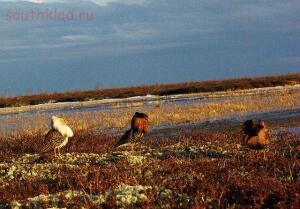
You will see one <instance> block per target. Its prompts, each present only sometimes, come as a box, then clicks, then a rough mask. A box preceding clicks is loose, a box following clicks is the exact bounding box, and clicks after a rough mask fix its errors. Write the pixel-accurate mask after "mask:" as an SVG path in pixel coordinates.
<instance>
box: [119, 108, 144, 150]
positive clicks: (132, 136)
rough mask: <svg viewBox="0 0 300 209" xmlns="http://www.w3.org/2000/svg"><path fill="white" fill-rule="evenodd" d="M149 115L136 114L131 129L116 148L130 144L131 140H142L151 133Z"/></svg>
mask: <svg viewBox="0 0 300 209" xmlns="http://www.w3.org/2000/svg"><path fill="white" fill-rule="evenodd" d="M148 124H149V122H148V115H147V114H145V113H140V112H136V113H135V114H134V116H133V117H132V119H131V128H130V129H129V130H127V131H126V132H125V133H124V135H123V136H122V137H121V139H120V140H119V141H118V142H117V144H116V145H115V147H117V146H120V145H122V144H125V143H128V142H129V141H130V140H134V141H135V140H140V139H142V138H143V137H144V135H145V134H146V133H148V132H149V125H148Z"/></svg>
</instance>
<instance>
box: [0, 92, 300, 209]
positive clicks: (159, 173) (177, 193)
mask: <svg viewBox="0 0 300 209" xmlns="http://www.w3.org/2000/svg"><path fill="white" fill-rule="evenodd" d="M248 93H249V92H247V93H245V94H243V95H240V94H238V95H236V96H231V97H230V99H224V98H222V99H220V100H213V102H211V100H209V99H208V100H205V102H199V103H192V104H181V105H153V106H139V107H130V108H112V109H108V110H101V111H100V110H86V111H74V112H62V113H61V114H60V116H62V117H63V118H66V119H67V120H68V124H69V125H70V127H71V128H72V130H74V137H72V138H71V139H70V140H69V143H68V144H67V145H66V147H64V148H63V149H62V150H61V156H60V157H54V156H53V154H52V153H49V154H41V149H42V147H43V138H44V136H45V134H46V133H47V131H48V130H49V127H50V124H49V118H51V117H50V115H51V114H52V112H51V111H50V112H49V113H45V112H41V113H38V112H35V113H22V114H11V115H9V114H8V115H2V116H1V117H0V130H1V132H0V208H4V209H5V208H51V207H52V208H53V207H54V208H55V207H56V208H245V207H251V208H298V206H299V205H300V191H299V188H300V160H299V159H300V136H299V132H298V133H297V132H290V131H289V130H288V129H287V128H290V127H296V128H297V127H298V129H299V125H300V119H299V118H297V117H296V116H294V115H292V114H291V117H289V118H287V119H284V118H282V119H281V118H275V119H274V118H273V119H269V120H268V119H265V118H262V119H264V120H265V121H266V124H267V125H268V126H267V127H268V130H269V134H268V135H269V138H268V140H269V144H268V145H267V146H266V147H264V149H262V150H253V149H249V148H248V146H246V145H245V144H244V139H245V137H246V136H245V134H244V133H243V131H242V128H243V126H242V125H243V122H244V120H243V119H242V118H241V116H245V115H247V114H249V113H260V112H271V111H274V110H276V111H279V112H280V111H296V112H297V111H298V114H299V108H300V103H299V101H300V94H299V89H297V88H296V89H290V90H286V89H280V90H279V91H276V92H271V91H268V92H265V93H263V94H255V92H254V93H253V94H252V93H251V94H248ZM212 96H213V95H212ZM137 111H139V112H145V113H147V114H148V116H149V125H150V132H149V133H148V134H146V135H145V137H144V138H143V139H142V140H140V141H139V142H136V143H127V144H124V145H121V146H119V147H115V146H114V145H115V144H116V142H117V141H118V140H119V138H120V134H121V133H123V132H124V131H125V130H126V129H128V128H129V125H130V120H131V118H132V115H133V114H134V112H137ZM230 117H235V118H237V119H236V120H233V119H230V120H229V119H226V118H230ZM248 117H249V116H248ZM224 118H225V119H224ZM215 119H217V120H215ZM203 121H206V122H203ZM199 122H203V123H199Z"/></svg>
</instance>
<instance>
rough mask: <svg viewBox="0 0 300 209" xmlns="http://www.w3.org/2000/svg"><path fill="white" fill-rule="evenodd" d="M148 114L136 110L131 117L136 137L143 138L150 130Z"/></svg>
mask: <svg viewBox="0 0 300 209" xmlns="http://www.w3.org/2000/svg"><path fill="white" fill-rule="evenodd" d="M148 125H149V122H148V115H147V114H145V113H140V112H136V113H135V114H134V116H133V117H132V119H131V129H132V130H133V134H134V137H137V138H143V136H144V135H145V134H146V133H148V132H149V126H148Z"/></svg>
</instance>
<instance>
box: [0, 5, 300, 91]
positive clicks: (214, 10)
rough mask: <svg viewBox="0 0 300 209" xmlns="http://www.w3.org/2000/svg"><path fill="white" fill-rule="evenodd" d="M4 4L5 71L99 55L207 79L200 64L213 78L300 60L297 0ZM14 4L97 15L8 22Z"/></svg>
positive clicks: (0, 14) (0, 44) (0, 56)
mask: <svg viewBox="0 0 300 209" xmlns="http://www.w3.org/2000/svg"><path fill="white" fill-rule="evenodd" d="M0 2H1V4H0V31H1V33H0V63H10V64H11V65H10V67H9V68H6V67H2V65H0V70H2V71H3V69H8V70H13V69H15V67H14V66H17V65H18V63H21V62H24V61H26V62H32V63H35V62H37V61H40V62H44V61H45V60H49V63H50V62H51V63H52V64H51V65H49V66H48V65H47V66H45V68H46V69H50V68H51V70H52V69H55V68H57V67H58V66H57V65H58V64H56V63H59V62H55V61H53V60H55V59H56V60H59V61H63V62H65V63H67V64H66V66H69V65H68V64H70V63H73V59H75V60H81V59H95V60H97V61H95V63H98V64H99V66H101V64H100V62H105V60H107V59H111V60H113V61H111V62H110V63H111V65H112V68H114V69H123V68H124V69H127V70H128V71H130V70H132V71H134V70H140V69H145V68H146V69H152V66H156V67H157V69H166V71H167V69H169V68H170V69H171V68H172V69H171V70H170V72H169V73H166V75H167V74H169V75H171V74H173V68H176V69H177V70H179V69H185V70H186V71H187V73H186V74H190V75H195V76H194V77H195V78H197V76H198V77H200V78H202V74H201V70H203V69H204V70H206V71H207V72H208V71H209V72H210V71H211V72H212V73H211V75H217V74H222V75H233V76H236V75H241V73H240V74H239V72H243V73H244V74H246V72H247V70H249V69H250V70H252V69H255V70H256V71H255V72H260V70H259V69H263V70H266V71H267V70H270V69H271V70H272V69H274V72H280V69H290V68H289V67H297V66H298V65H300V64H299V62H298V58H297V57H298V56H297V55H298V54H300V46H299V43H300V37H299V35H298V34H299V33H300V26H299V24H298V22H300V13H299V12H298V9H299V8H300V7H299V6H300V2H299V1H298V0H291V1H281V0H272V1H271V0H264V1H246V0H232V1H230V3H228V2H224V1H221V0H201V1H199V0H185V1H182V0H147V1H146V0H93V1H84V0H72V1H71V0H69V1H64V0H45V1H43V3H42V4H31V3H28V2H27V3H24V2H23V3H20V2H17V3H16V2H14V3H7V2H6V3H5V4H4V3H3V4H2V2H4V1H1V0H0ZM14 8H15V10H16V11H30V9H32V8H40V9H44V8H49V9H55V8H57V9H59V10H62V11H69V10H70V9H74V11H75V12H76V13H79V12H81V11H85V12H89V13H92V14H94V19H93V21H80V20H78V19H77V20H73V21H47V22H45V21H27V22H26V21H25V22H17V21H15V22H14V21H10V22H9V21H6V20H5V13H6V12H7V11H8V10H12V11H14ZM129 57H130V58H129ZM284 57H287V58H284ZM293 57H296V58H293ZM143 59H147V60H148V64H147V63H143V62H142V61H141V62H140V63H139V64H135V63H136V61H137V60H143ZM115 60H116V61H115ZM121 60H122V61H121ZM152 60H153V62H151V61H152ZM279 60H281V61H280V62H279ZM45 62H46V61H45ZM83 63H85V64H86V65H85V66H84V69H90V68H91V66H90V65H91V64H90V63H89V62H85V61H83ZM124 63H125V64H124ZM174 63H176V65H175V64H174ZM82 65H83V64H82ZM6 66H7V65H6ZM50 66H52V67H50ZM70 66H71V64H70ZM94 66H97V65H96V64H94ZM149 66H150V67H149ZM160 66H161V67H160ZM95 68H96V67H95ZM98 68H99V67H98V66H97V69H98ZM108 68H109V67H108ZM36 69H39V68H38V67H36ZM218 70H219V71H218ZM222 70H223V71H222ZM226 70H227V71H226ZM198 71H199V74H197V72H198ZM262 72H265V71H262ZM107 73H110V72H107ZM230 73H231V74H230ZM233 73H236V74H233ZM244 74H243V75H244ZM86 75H87V76H88V73H87V74H86ZM158 75H160V74H159V73H158ZM196 75H197V76H196ZM114 76H115V75H112V76H111V77H114ZM0 92H1V91H0Z"/></svg>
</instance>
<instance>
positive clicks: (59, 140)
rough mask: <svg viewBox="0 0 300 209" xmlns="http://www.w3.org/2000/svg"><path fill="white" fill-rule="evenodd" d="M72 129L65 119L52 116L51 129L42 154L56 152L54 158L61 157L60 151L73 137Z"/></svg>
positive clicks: (46, 137)
mask: <svg viewBox="0 0 300 209" xmlns="http://www.w3.org/2000/svg"><path fill="white" fill-rule="evenodd" d="M73 136H74V133H73V131H72V129H71V128H70V127H69V126H68V125H67V123H66V121H65V120H64V119H63V118H59V117H57V116H52V118H51V129H50V130H49V131H48V133H47V134H46V136H45V139H44V146H43V148H42V152H43V153H44V152H49V151H50V150H52V149H53V150H54V156H56V155H57V154H58V155H59V156H60V149H61V148H62V147H64V146H66V145H67V143H68V140H69V138H71V137H73Z"/></svg>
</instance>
